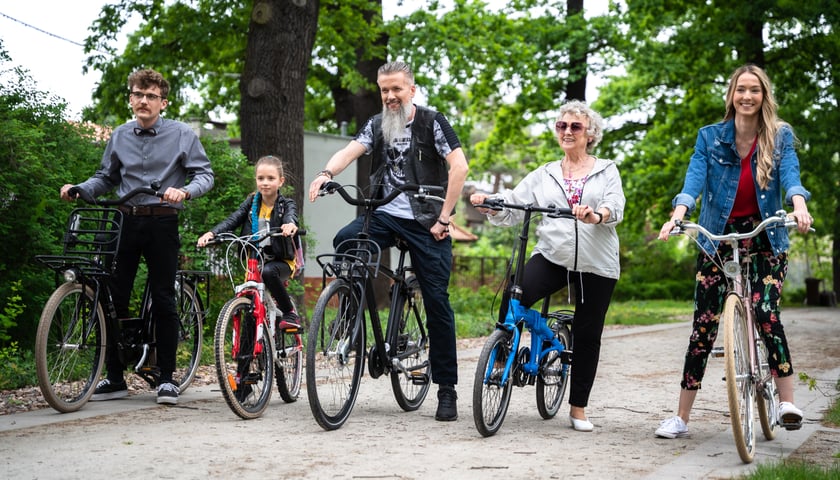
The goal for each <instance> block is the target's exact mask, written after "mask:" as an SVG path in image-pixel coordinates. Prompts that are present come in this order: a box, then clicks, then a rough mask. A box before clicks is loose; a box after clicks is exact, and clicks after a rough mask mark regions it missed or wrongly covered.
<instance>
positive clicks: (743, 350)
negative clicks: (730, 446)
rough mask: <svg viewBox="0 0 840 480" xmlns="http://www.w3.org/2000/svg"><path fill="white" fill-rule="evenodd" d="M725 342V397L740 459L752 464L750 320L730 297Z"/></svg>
mask: <svg viewBox="0 0 840 480" xmlns="http://www.w3.org/2000/svg"><path fill="white" fill-rule="evenodd" d="M722 322H723V328H724V334H723V340H724V347H723V348H724V358H725V359H726V362H725V371H726V393H727V396H728V397H729V420H730V422H732V435H733V437H734V439H735V447H736V448H737V449H738V455H739V456H740V457H741V460H742V461H743V462H744V463H750V462H752V460H753V455H754V454H755V429H754V428H753V408H754V397H755V395H754V386H753V383H752V379H751V378H750V353H749V348H750V344H749V336H748V334H747V333H748V332H747V316H746V313H745V312H744V305H743V304H742V303H741V300H740V299H739V298H738V297H737V296H735V295H730V296H729V297H727V298H726V302H725V303H724V305H723V318H722Z"/></svg>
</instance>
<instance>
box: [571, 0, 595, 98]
mask: <svg viewBox="0 0 840 480" xmlns="http://www.w3.org/2000/svg"><path fill="white" fill-rule="evenodd" d="M573 15H583V0H566V16H569V17H571V16H573ZM588 52H589V42H588V41H586V40H585V39H584V40H581V41H578V42H577V43H575V44H573V45H571V47H570V49H569V82H568V83H567V84H566V100H567V101H568V100H580V101H581V102H585V101H586V72H587V71H589V68H588V65H587V62H588V57H589V55H588Z"/></svg>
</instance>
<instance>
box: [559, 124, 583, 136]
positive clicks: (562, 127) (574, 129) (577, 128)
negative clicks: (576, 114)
mask: <svg viewBox="0 0 840 480" xmlns="http://www.w3.org/2000/svg"><path fill="white" fill-rule="evenodd" d="M569 127H572V133H580V132H582V131H583V124H582V123H580V122H572V123H568V122H562V121H561V122H557V123H555V124H554V129H555V130H557V131H558V132H565V131H566V129H567V128H569Z"/></svg>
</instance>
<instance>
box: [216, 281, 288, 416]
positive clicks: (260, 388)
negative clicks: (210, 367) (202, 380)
mask: <svg viewBox="0 0 840 480" xmlns="http://www.w3.org/2000/svg"><path fill="white" fill-rule="evenodd" d="M256 320H257V319H256V318H254V311H253V301H252V299H250V298H248V297H238V298H234V299H231V300H228V302H227V303H225V305H224V307H222V310H221V312H219V320H218V322H217V323H216V336H215V340H214V341H215V348H214V350H215V356H216V375H217V376H218V379H219V387H220V388H221V390H222V396H224V398H225V401H226V402H227V404H228V406H229V407H230V409H231V410H233V413H235V414H237V415H238V416H240V417H241V418H244V419H246V420H247V419H251V418H257V417H259V416H260V415H262V413H263V412H264V411H265V408H266V407H267V406H268V401H269V400H270V399H271V383H272V382H273V381H274V360H273V358H274V345H273V342H271V341H270V339H269V337H268V335H265V334H263V333H262V332H260V330H261V328H260V329H258V328H257V323H256Z"/></svg>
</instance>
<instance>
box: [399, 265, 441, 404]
mask: <svg viewBox="0 0 840 480" xmlns="http://www.w3.org/2000/svg"><path fill="white" fill-rule="evenodd" d="M397 311H398V312H400V319H399V325H398V326H397V328H398V329H397V341H396V342H395V345H392V346H391V349H392V351H393V352H394V353H393V357H392V358H396V359H397V360H398V361H399V363H400V365H402V366H403V367H404V368H405V370H406V371H405V372H404V371H400V370H399V369H396V368H392V369H391V388H392V390H393V391H394V398H396V400H397V403H398V404H399V406H400V408H402V409H403V411H406V412H413V411H415V410H417V409H418V408H420V406H421V405H423V401H424V400H425V399H426V394H428V393H429V387H430V386H431V373H430V372H431V365H430V364H429V337H428V335H427V332H426V308H425V305H424V303H423V293H422V292H421V291H420V282H418V281H417V278H416V277H414V276H411V277H409V278H408V279H406V284H405V291H404V292H403V293H401V294H400V300H399V301H398V305H397Z"/></svg>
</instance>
